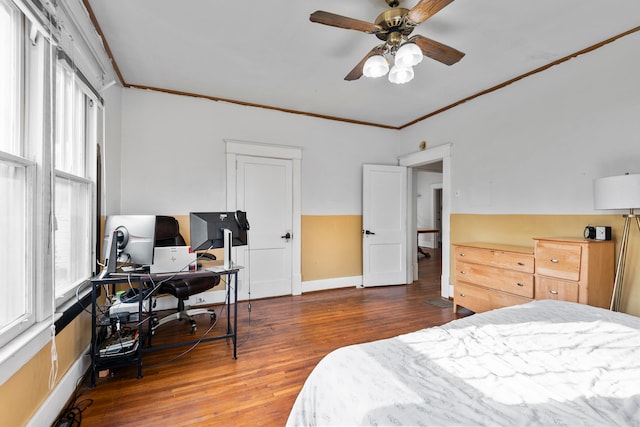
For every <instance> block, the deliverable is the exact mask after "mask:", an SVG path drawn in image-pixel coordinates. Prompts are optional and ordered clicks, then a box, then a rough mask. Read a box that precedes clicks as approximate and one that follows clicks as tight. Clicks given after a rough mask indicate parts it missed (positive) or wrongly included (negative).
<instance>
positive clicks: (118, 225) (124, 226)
mask: <svg viewBox="0 0 640 427" xmlns="http://www.w3.org/2000/svg"><path fill="white" fill-rule="evenodd" d="M155 232H156V217H155V215H111V216H108V217H107V220H106V222H105V225H104V246H103V258H104V260H105V266H104V269H103V270H102V273H101V274H100V277H107V276H108V275H109V274H111V273H115V271H116V268H117V264H118V263H123V264H129V265H134V266H144V265H151V264H152V263H153V247H154V244H155Z"/></svg>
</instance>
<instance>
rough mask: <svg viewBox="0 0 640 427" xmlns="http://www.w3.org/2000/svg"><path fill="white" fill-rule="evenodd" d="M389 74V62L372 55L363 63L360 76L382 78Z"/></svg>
mask: <svg viewBox="0 0 640 427" xmlns="http://www.w3.org/2000/svg"><path fill="white" fill-rule="evenodd" d="M387 72H389V62H387V59H386V58H385V57H384V56H382V55H372V56H370V57H369V59H367V61H366V62H365V63H364V67H363V69H362V74H364V75H365V76H366V77H373V78H376V77H382V76H384V75H385V74H387Z"/></svg>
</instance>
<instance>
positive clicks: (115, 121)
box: [101, 85, 122, 215]
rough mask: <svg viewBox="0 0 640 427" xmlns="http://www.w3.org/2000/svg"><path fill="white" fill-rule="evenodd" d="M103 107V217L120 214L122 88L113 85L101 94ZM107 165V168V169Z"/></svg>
mask: <svg viewBox="0 0 640 427" xmlns="http://www.w3.org/2000/svg"><path fill="white" fill-rule="evenodd" d="M102 97H103V99H104V105H105V113H104V115H105V129H104V138H105V142H104V144H103V146H102V164H103V167H102V171H103V182H102V194H103V199H102V200H104V206H102V212H101V214H103V215H112V214H118V213H120V186H121V176H120V159H121V151H122V144H121V136H122V87H121V86H119V85H114V86H111V87H110V88H108V89H107V90H105V91H104V92H103V93H102ZM107 165H108V167H107Z"/></svg>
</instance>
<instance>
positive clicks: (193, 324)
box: [191, 320, 198, 334]
mask: <svg viewBox="0 0 640 427" xmlns="http://www.w3.org/2000/svg"><path fill="white" fill-rule="evenodd" d="M196 329H198V325H196V322H195V321H194V320H192V321H191V333H192V334H195V333H196Z"/></svg>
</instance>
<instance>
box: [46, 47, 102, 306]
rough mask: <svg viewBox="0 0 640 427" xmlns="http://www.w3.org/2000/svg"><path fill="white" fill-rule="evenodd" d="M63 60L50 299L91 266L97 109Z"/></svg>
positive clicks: (60, 64) (59, 78) (88, 273)
mask: <svg viewBox="0 0 640 427" xmlns="http://www.w3.org/2000/svg"><path fill="white" fill-rule="evenodd" d="M89 93H90V91H89V90H88V89H87V88H86V87H85V86H84V84H83V83H82V82H81V81H79V79H78V78H77V76H76V75H75V74H74V72H73V71H72V70H71V68H70V66H69V65H68V64H67V63H66V61H65V60H64V59H60V60H58V62H57V66H56V108H55V111H56V137H55V149H54V152H55V197H54V198H55V296H56V299H62V300H67V299H69V297H70V296H73V295H74V294H75V293H71V295H69V291H74V290H75V289H76V287H77V286H78V285H79V284H80V283H82V282H83V281H85V280H87V279H88V278H89V277H90V276H91V273H92V269H93V268H92V267H93V260H94V253H93V252H94V251H93V248H94V244H93V242H94V238H93V236H94V233H93V230H94V228H93V223H94V221H93V218H95V215H94V209H93V200H94V197H93V194H94V181H93V179H94V178H93V177H94V175H95V166H94V165H95V150H94V149H93V147H95V144H96V141H97V138H96V129H97V126H96V125H97V111H98V108H97V105H96V101H95V100H94V99H92V98H91V97H90V95H89Z"/></svg>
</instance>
